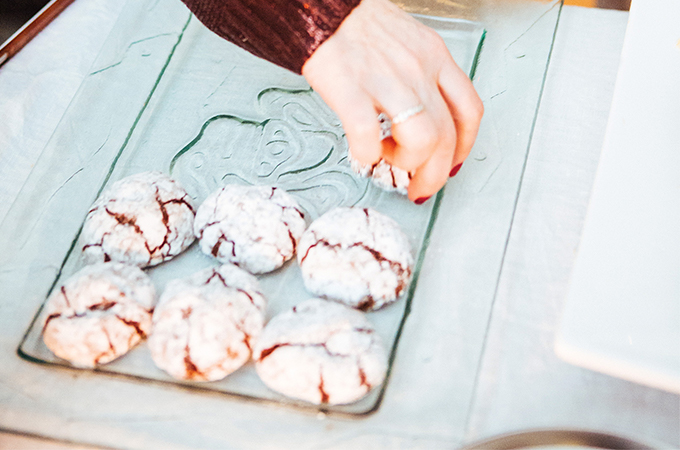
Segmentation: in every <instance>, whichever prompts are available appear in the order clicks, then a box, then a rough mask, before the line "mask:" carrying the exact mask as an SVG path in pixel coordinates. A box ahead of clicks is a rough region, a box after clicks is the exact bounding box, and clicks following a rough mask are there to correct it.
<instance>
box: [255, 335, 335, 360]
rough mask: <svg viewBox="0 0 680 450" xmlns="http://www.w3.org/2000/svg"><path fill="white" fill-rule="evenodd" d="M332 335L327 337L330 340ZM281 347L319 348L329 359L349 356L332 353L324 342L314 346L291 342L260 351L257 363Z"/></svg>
mask: <svg viewBox="0 0 680 450" xmlns="http://www.w3.org/2000/svg"><path fill="white" fill-rule="evenodd" d="M333 334H334V333H332V334H331V335H330V336H328V337H329V338H330V337H331V336H333ZM281 347H301V348H309V347H321V348H323V349H324V350H325V351H326V353H327V354H328V355H329V356H331V357H340V358H347V357H348V356H349V355H345V354H342V353H334V352H332V351H330V350H329V349H328V347H327V345H326V343H325V342H320V343H316V344H311V343H310V344H302V343H300V344H296V343H293V342H284V343H279V344H275V345H273V346H271V347H269V348H266V349H264V350H262V351H261V352H260V357H259V359H258V361H259V362H262V361H264V359H265V358H266V357H268V356H269V355H271V354H272V353H274V351H276V350H277V349H279V348H281Z"/></svg>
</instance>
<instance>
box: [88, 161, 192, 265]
mask: <svg viewBox="0 0 680 450" xmlns="http://www.w3.org/2000/svg"><path fill="white" fill-rule="evenodd" d="M193 221H194V208H193V205H192V200H191V198H190V197H189V195H188V194H187V193H186V191H185V190H184V189H183V188H182V187H181V186H179V184H177V183H176V182H175V181H173V180H172V179H170V178H169V177H168V176H167V175H165V174H163V173H160V172H143V173H138V174H135V175H132V176H129V177H127V178H123V179H122V180H119V181H117V182H115V183H113V184H112V185H111V186H110V187H108V188H107V189H106V190H104V192H103V193H102V195H101V196H100V197H99V198H98V199H97V200H96V201H95V202H94V204H93V205H92V208H91V209H90V211H89V212H88V214H87V217H86V218H85V224H84V225H83V232H82V235H81V239H82V242H83V244H84V245H83V254H84V256H85V260H86V262H88V263H93V262H102V261H104V262H106V261H118V262H124V263H127V264H133V265H136V266H140V267H147V266H153V265H156V264H159V263H161V262H163V261H166V260H168V259H170V258H172V257H173V256H176V255H178V254H179V253H181V252H182V251H184V250H185V249H186V248H187V247H188V246H189V245H191V243H192V242H193V241H194V235H193V229H192V225H193Z"/></svg>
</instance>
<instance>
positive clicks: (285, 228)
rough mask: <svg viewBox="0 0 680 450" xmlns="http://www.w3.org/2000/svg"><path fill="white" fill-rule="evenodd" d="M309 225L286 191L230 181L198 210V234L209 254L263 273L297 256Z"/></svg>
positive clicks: (195, 225)
mask: <svg viewBox="0 0 680 450" xmlns="http://www.w3.org/2000/svg"><path fill="white" fill-rule="evenodd" d="M306 225H307V224H306V222H305V219H304V215H303V213H302V211H301V210H300V207H299V205H298V204H297V202H296V201H295V200H294V199H293V198H292V197H291V196H290V195H288V194H287V193H286V192H285V191H284V190H282V189H278V188H274V187H266V186H241V185H235V184H231V185H227V186H225V187H224V188H221V189H218V190H217V191H215V192H213V193H212V194H211V195H210V196H208V198H207V199H206V200H205V201H204V202H203V204H202V205H201V206H200V207H199V208H198V211H197V213H196V221H195V222H194V233H195V235H196V237H197V238H199V239H200V244H201V250H202V251H203V252H204V253H205V254H208V255H213V256H214V257H216V258H217V259H218V260H219V261H220V262H231V263H233V264H236V265H238V266H239V267H242V268H244V269H246V270H247V271H249V272H251V273H255V274H259V273H267V272H271V271H273V270H275V269H278V268H279V267H281V266H282V265H283V263H285V262H286V261H288V260H289V259H291V258H292V257H293V255H295V251H296V248H297V243H298V241H299V240H300V237H301V236H302V233H303V232H304V231H305V228H306Z"/></svg>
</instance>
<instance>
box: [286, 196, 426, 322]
mask: <svg viewBox="0 0 680 450" xmlns="http://www.w3.org/2000/svg"><path fill="white" fill-rule="evenodd" d="M297 260H298V263H299V264H300V268H301V270H302V278H303V280H304V283H305V287H306V288H307V290H309V291H310V292H312V293H313V294H315V295H319V296H321V297H325V298H328V299H331V300H337V301H339V302H342V303H344V304H346V305H348V306H352V307H354V308H358V309H361V310H363V311H368V310H376V309H379V308H381V307H383V306H385V305H386V304H388V303H391V302H393V301H395V300H396V299H397V298H399V296H400V295H401V294H402V293H403V292H404V290H405V289H406V287H407V286H408V284H409V282H410V280H411V275H412V271H413V262H414V261H413V256H412V255H411V247H410V245H409V242H408V238H407V237H406V235H405V234H404V232H403V231H401V229H400V228H399V225H398V224H397V223H396V222H395V221H394V220H392V219H391V218H389V217H387V216H385V215H383V214H380V213H379V212H377V211H375V210H372V209H368V208H363V209H361V208H336V209H333V210H331V211H329V212H327V213H326V214H324V215H323V216H321V217H319V218H318V219H316V220H315V221H314V222H312V224H311V225H310V226H309V228H308V229H307V231H305V233H304V234H303V236H302V238H301V239H300V243H299V245H298V254H297Z"/></svg>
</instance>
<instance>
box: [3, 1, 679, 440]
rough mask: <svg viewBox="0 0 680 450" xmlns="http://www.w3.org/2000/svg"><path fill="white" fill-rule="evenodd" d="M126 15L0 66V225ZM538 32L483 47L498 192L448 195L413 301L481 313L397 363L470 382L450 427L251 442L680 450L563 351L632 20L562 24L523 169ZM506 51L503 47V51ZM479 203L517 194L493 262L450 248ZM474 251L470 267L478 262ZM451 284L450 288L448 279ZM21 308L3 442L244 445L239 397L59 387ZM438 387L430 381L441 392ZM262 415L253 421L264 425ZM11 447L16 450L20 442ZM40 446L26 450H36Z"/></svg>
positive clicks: (570, 10)
mask: <svg viewBox="0 0 680 450" xmlns="http://www.w3.org/2000/svg"><path fill="white" fill-rule="evenodd" d="M120 3H122V2H115V1H112V0H91V1H89V2H85V1H82V0H80V1H76V2H75V3H74V4H73V5H72V6H71V7H69V8H68V9H67V10H66V11H65V12H64V13H63V14H62V16H60V17H59V18H58V19H57V20H56V21H55V22H54V23H52V24H51V25H50V26H49V27H48V28H47V29H46V30H45V31H44V32H43V33H42V34H41V35H39V36H38V37H37V38H36V39H34V40H33V41H32V42H31V43H30V44H29V45H28V46H27V47H26V48H24V50H22V51H21V52H20V53H19V54H18V55H17V56H15V58H14V59H13V60H11V61H9V62H8V63H7V64H6V65H5V66H4V67H2V68H1V69H0V221H1V220H2V218H3V217H4V216H5V215H6V213H7V211H8V210H9V206H10V203H11V201H12V200H13V198H14V197H16V195H17V194H18V192H19V190H20V187H21V185H22V184H23V181H24V180H25V179H26V177H27V176H28V173H29V172H30V170H31V167H32V165H33V164H34V163H35V162H36V160H37V158H38V156H39V155H40V152H41V150H42V149H43V148H44V147H45V145H46V143H47V141H48V140H49V138H50V136H51V134H52V132H53V131H54V129H55V128H56V126H57V124H58V122H59V119H60V118H61V116H62V114H63V112H64V110H65V109H66V107H67V106H68V104H69V101H70V99H71V98H72V96H73V95H74V93H75V91H76V90H77V88H78V86H79V85H80V82H81V80H82V79H83V78H84V77H85V75H86V74H87V73H88V72H89V69H90V65H91V63H92V61H93V60H94V58H95V56H96V55H97V54H98V51H99V49H100V47H101V45H102V44H103V41H104V39H105V38H106V36H107V35H108V32H109V30H110V29H111V28H112V26H113V23H114V21H115V18H116V16H117V14H118V13H119V12H120V10H121V9H122V5H120ZM546 14H547V12H546ZM541 17H542V16H541V15H538V16H537V17H535V18H534V19H533V20H530V21H528V22H527V24H526V25H525V26H524V28H522V29H521V30H516V31H514V32H513V31H512V30H509V31H508V30H507V29H503V28H502V27H499V29H502V31H503V32H507V33H508V34H507V35H503V33H501V32H499V33H498V34H497V35H495V36H494V35H490V36H488V37H487V39H490V41H489V43H488V44H487V45H488V48H486V49H485V50H486V51H487V56H488V57H491V55H493V56H494V57H496V58H497V60H493V61H489V60H488V59H487V60H486V61H485V60H484V53H483V57H482V61H481V63H480V67H479V69H478V72H477V78H476V85H477V87H478V90H479V92H480V95H481V97H482V99H483V100H484V103H485V106H486V111H487V112H486V116H485V119H484V122H483V124H482V131H481V132H480V138H479V142H478V144H477V147H476V149H477V150H478V151H479V149H482V150H484V151H485V152H487V154H486V155H484V157H485V158H487V157H488V158H496V159H497V161H498V164H497V166H496V169H494V171H493V172H491V173H489V174H488V176H487V178H486V181H485V180H480V178H479V177H474V176H473V175H474V168H472V169H470V168H468V169H467V171H466V167H464V168H463V170H462V171H461V172H460V174H459V176H457V177H456V178H455V179H454V181H452V182H451V183H450V186H449V187H448V188H447V195H446V196H445V202H448V203H447V205H448V206H449V207H451V208H459V211H460V213H459V214H457V215H454V214H449V215H446V214H443V215H441V216H440V219H439V221H438V223H437V226H436V227H435V230H434V232H433V236H432V240H433V242H436V243H439V244H441V246H440V247H431V248H430V249H429V251H428V256H427V259H426V261H425V266H424V270H423V275H422V276H421V279H420V281H419V293H418V295H421V296H424V297H427V296H428V295H436V294H437V293H439V295H441V293H442V292H450V293H451V294H450V295H451V298H454V299H455V298H465V296H466V295H467V293H468V292H473V291H474V292H485V293H486V294H485V295H484V296H480V297H479V298H482V299H483V301H482V302H480V303H474V302H472V301H471V302H467V303H465V302H463V303H460V302H459V303H452V308H455V309H456V310H457V311H456V312H457V315H456V320H455V321H454V322H453V323H441V324H439V323H433V324H432V327H433V334H432V336H430V338H431V339H435V340H437V339H438V340H437V342H438V345H435V346H432V345H431V344H430V345H429V346H427V341H423V342H424V343H425V344H423V345H426V346H425V347H423V352H425V353H427V354H423V355H420V358H419V359H414V358H409V357H408V356H406V355H400V358H401V359H400V360H399V361H398V362H400V363H403V364H407V363H411V362H413V363H417V364H422V365H423V367H425V368H427V367H431V365H432V364H435V365H437V366H442V365H445V366H447V367H449V368H450V371H451V376H452V377H456V379H458V380H460V389H459V390H458V391H457V392H454V391H446V392H445V393H442V394H441V395H442V398H441V404H442V417H440V418H439V419H438V420H436V421H433V423H432V427H431V428H430V429H427V430H411V429H409V428H408V426H407V425H408V417H409V414H419V412H418V411H411V412H408V414H407V413H404V415H403V417H400V421H401V422H400V423H401V425H400V423H396V424H393V425H394V426H392V427H388V426H387V425H381V424H380V418H379V417H377V418H376V417H371V418H369V419H366V423H364V424H360V423H357V422H347V421H346V420H337V419H330V418H329V419H326V420H324V421H319V420H317V419H316V418H308V417H295V415H297V414H298V413H297V412H294V411H288V410H278V409H276V408H271V410H268V411H267V413H268V414H271V415H272V416H277V415H278V416H277V417H279V419H280V420H281V422H282V426H284V425H285V423H289V424H290V426H291V427H299V428H297V429H292V430H291V431H290V432H289V434H288V440H287V441H285V443H284V442H282V441H280V442H277V443H276V444H273V443H271V442H270V443H267V441H266V440H262V441H257V440H256V441H253V447H267V446H269V447H273V446H276V447H281V446H283V447H287V446H290V447H298V448H319V447H324V448H325V447H337V448H344V447H349V446H351V445H353V444H354V445H356V444H359V445H369V444H370V445H373V446H382V447H394V446H397V445H403V446H406V445H408V446H413V447H416V448H433V447H444V448H449V447H451V446H452V445H454V446H455V445H457V444H461V443H464V442H469V441H473V440H475V439H480V438H485V437H489V436H491V435H494V434H497V433H503V432H508V431H518V430H522V429H527V428H536V427H570V428H587V429H592V430H598V431H606V432H611V433H619V434H623V435H627V436H630V437H633V438H638V439H641V440H647V441H649V442H652V443H654V442H657V443H662V445H672V446H674V447H677V446H679V445H680V399H679V397H678V396H677V395H673V394H669V393H666V392H663V391H658V390H655V389H651V388H647V387H644V386H640V385H636V384H633V383H630V382H626V381H623V380H619V379H616V378H613V377H609V376H606V375H602V374H599V373H596V372H592V371H589V370H585V369H581V368H578V367H575V366H571V365H569V364H567V363H565V362H562V361H561V360H559V359H558V358H557V357H556V356H555V355H554V353H553V340H554V334H555V329H556V326H557V323H558V320H559V315H560V311H561V305H562V302H563V300H564V296H565V295H566V289H567V286H568V281H569V273H570V271H571V268H572V265H573V262H574V252H575V249H576V247H577V245H578V242H579V238H580V232H581V227H582V223H583V218H584V215H585V211H586V206H587V203H588V198H589V195H590V190H591V186H592V182H593V178H594V174H595V168H596V166H597V162H598V158H599V151H600V148H601V145H602V139H603V136H604V129H605V124H606V121H607V114H608V111H609V104H610V101H611V96H612V92H613V85H614V80H615V78H616V68H617V67H618V59H619V56H618V55H619V53H620V50H621V46H622V42H623V36H624V32H625V26H626V18H627V13H624V12H618V11H604V10H593V9H583V8H576V7H565V8H564V9H563V12H562V16H561V18H560V24H559V27H558V33H557V37H556V40H555V45H554V49H553V55H552V61H551V64H550V68H549V72H548V77H547V79H546V84H545V88H544V92H543V97H542V101H541V104H540V109H539V115H538V119H537V121H536V123H535V128H534V129H533V137H532V138H531V146H530V149H529V153H528V158H527V159H526V161H524V160H523V158H517V157H516V156H515V155H514V154H512V153H511V152H508V151H506V150H507V149H506V145H507V146H508V148H509V147H513V148H515V147H517V148H520V147H522V146H524V147H525V148H526V142H529V139H530V137H531V131H532V130H531V128H530V127H524V128H526V129H524V128H523V129H518V130H517V132H516V137H513V133H512V132H511V131H512V130H510V131H509V130H508V125H507V123H508V122H512V120H511V118H510V116H512V114H513V112H512V107H513V105H515V104H516V103H517V102H521V100H522V99H521V98H517V96H518V95H519V94H518V92H519V91H520V90H519V89H517V88H516V86H518V85H521V80H518V79H517V78H518V75H517V74H518V73H519V74H521V73H522V70H524V66H522V65H524V64H526V65H530V64H540V61H538V62H537V61H534V60H532V58H531V56H532V55H531V53H530V50H531V48H532V47H531V45H532V44H531V42H530V41H528V39H530V38H531V31H532V30H534V31H535V30H536V29H538V28H540V27H541ZM76 25H77V26H76ZM490 27H491V25H490ZM492 31H493V29H492ZM513 33H514V34H513ZM501 39H502V40H504V42H506V45H505V46H503V45H500V44H499V43H498V40H501ZM494 40H495V41H494ZM494 49H497V50H494ZM494 51H497V53H493V52H494ZM525 55H528V56H526V57H525ZM500 60H503V61H500ZM498 67H505V69H503V70H505V72H502V73H496V72H494V70H496V69H497V68H498ZM492 69H493V70H492ZM513 77H514V78H513ZM529 119H530V118H529ZM529 122H531V120H529ZM494 152H495V153H494ZM478 156H479V154H478ZM501 163H502V164H501ZM508 171H523V178H522V184H521V191H520V194H519V196H518V197H517V198H516V200H513V198H514V197H513V193H504V192H501V191H498V192H497V193H494V191H493V190H494V189H502V184H499V183H495V180H497V179H498V177H502V176H503V172H508ZM466 172H467V173H466ZM482 190H486V191H485V192H489V190H491V194H489V195H498V196H507V195H510V196H511V198H510V205H511V206H512V205H514V208H513V209H512V210H511V211H510V213H511V225H512V226H511V231H510V233H509V235H508V233H507V231H505V232H503V233H500V232H499V233H498V234H497V236H500V237H502V239H500V238H499V239H498V241H497V242H489V243H488V245H489V246H490V250H489V251H487V252H486V253H485V251H483V250H484V245H486V244H484V245H482V240H483V239H484V237H485V236H484V235H483V234H481V235H479V236H477V237H476V239H473V240H470V239H467V240H465V241H464V242H461V241H455V240H452V239H451V238H449V236H448V233H450V232H451V231H450V230H453V229H458V228H460V226H461V225H460V223H459V222H460V221H465V220H473V219H474V220H488V221H490V222H493V221H494V220H495V216H494V212H491V211H486V210H484V208H485V205H486V204H485V203H484V202H483V201H481V200H480V201H478V202H475V201H466V200H465V198H464V197H463V194H465V193H466V192H480V191H482ZM513 211H514V212H513ZM473 236H474V235H471V237H473ZM503 236H505V237H503ZM451 254H454V255H462V257H459V258H456V261H453V260H449V259H448V258H447V257H446V255H451ZM468 254H474V255H475V256H474V258H471V259H470V260H469V261H468V260H466V258H465V255H468ZM489 258H491V259H493V258H498V262H499V263H500V266H499V267H498V270H497V272H496V273H476V272H475V271H474V269H475V266H479V267H481V268H484V267H488V266H489V264H490V263H489ZM492 263H493V264H496V263H494V262H493V261H492ZM493 264H491V265H493ZM442 266H445V267H444V268H443V269H442ZM425 269H428V270H425ZM448 270H450V273H452V274H453V276H451V277H445V276H442V273H444V274H446V273H448V272H447V271H448ZM465 270H467V272H465ZM459 274H465V276H461V275H459ZM0 289H1V288H0ZM471 298H472V299H473V300H474V298H475V297H472V296H471ZM18 301H19V300H18V299H15V298H6V297H1V296H0V311H2V313H1V314H0V330H1V331H0V358H1V359H2V361H3V364H2V368H0V380H1V381H0V429H6V430H12V431H19V432H24V433H30V434H35V435H41V436H49V437H53V438H57V439H63V440H67V441H71V442H83V443H90V444H97V445H107V446H114V447H116V446H120V447H125V448H149V447H166V448H170V447H172V448H197V447H211V448H223V447H226V446H229V444H230V443H232V442H235V441H234V440H233V439H235V437H234V436H236V435H237V434H238V427H239V425H238V418H236V417H233V416H228V415H225V414H227V412H228V411H229V408H228V407H227V406H228V405H225V402H229V400H225V399H224V398H216V397H210V396H201V395H195V394H191V393H186V392H183V391H176V390H168V389H162V388H148V389H143V388H140V387H139V386H136V385H130V384H129V383H127V382H126V381H122V380H113V381H108V382H107V383H106V385H105V388H102V389H101V390H97V386H99V384H98V382H97V380H96V379H91V377H88V376H87V375H74V374H72V373H70V372H63V371H62V372H58V373H56V374H55V373H54V369H49V368H45V367H41V366H38V365H34V364H31V363H29V362H26V361H24V360H21V359H20V358H19V357H18V356H16V348H17V345H18V343H19V341H20V339H21V334H22V333H23V331H24V330H25V329H26V327H27V325H28V321H27V317H28V318H29V319H28V320H30V317H31V316H32V314H33V312H34V311H35V308H37V306H38V305H37V304H36V305H33V306H31V307H24V308H20V307H19V306H17V305H16V304H15V302H18ZM424 305H425V304H424ZM430 313H431V312H430V311H428V310H427V307H426V306H424V309H421V310H419V311H414V313H413V314H412V317H409V322H407V325H408V326H407V328H408V329H407V330H406V333H407V336H408V333H409V330H410V332H411V333H413V332H415V330H419V329H421V330H422V329H423V328H422V325H421V324H420V322H422V321H426V320H427V318H428V317H430V316H431V315H430V316H428V314H430ZM435 313H436V312H435ZM437 333H439V334H437ZM444 336H445V337H444ZM442 339H447V341H442ZM457 350H460V353H455V352H456V351H457ZM428 364H430V366H428ZM17 374H20V375H17ZM432 380H433V381H432V382H433V383H436V380H437V379H436V378H434V377H433V379H432ZM413 381H414V380H410V379H409V378H408V377H406V376H404V377H402V378H399V377H398V376H397V377H395V379H394V380H393V381H392V382H393V383H394V385H393V386H392V385H391V386H390V388H389V389H388V391H387V392H388V393H387V397H388V399H390V401H391V403H390V401H388V402H386V404H384V405H383V408H388V407H391V405H399V404H408V397H409V396H411V395H420V394H419V391H418V390H417V389H426V391H423V395H438V393H437V389H436V386H431V385H428V384H422V385H417V384H411V383H413ZM69 383H70V385H72V386H82V391H80V390H76V391H74V392H75V395H74V396H73V398H69V399H66V398H64V397H63V396H60V395H59V393H55V392H51V389H54V388H57V389H59V387H60V386H66V385H69ZM423 383H425V382H423ZM102 386H103V385H102ZM413 386H420V387H418V388H417V389H415V388H413ZM410 387H411V388H410ZM74 389H76V388H74ZM452 403H453V404H452ZM258 408H261V407H259V406H249V407H248V408H247V409H249V410H250V409H252V411H251V413H253V414H258V413H260V411H259V409H258ZM286 414H287V415H286ZM291 415H292V416H293V417H291ZM284 419H285V420H284ZM360 420H364V419H360ZM395 427H397V428H399V427H402V428H403V429H404V431H403V433H402V434H401V435H400V434H398V433H395V431H394V429H395ZM447 427H450V429H448V428H447ZM355 428H356V429H355ZM367 430H368V431H367ZM343 433H344V434H343ZM265 434H266V433H265ZM321 437H324V439H325V437H328V439H329V440H327V441H322V440H320V439H322V438H321ZM10 438H11V437H10V436H9V435H6V434H0V446H3V442H5V443H6V445H4V446H8V445H9V444H10V441H7V440H6V439H10ZM3 439H5V440H4V441H3ZM15 442H17V441H11V445H12V446H14V445H19V444H15ZM29 442H30V444H29V447H31V446H35V445H37V443H39V441H34V440H32V439H29Z"/></svg>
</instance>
